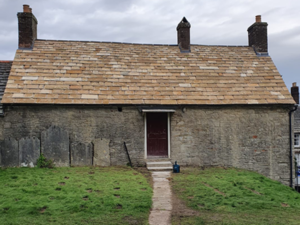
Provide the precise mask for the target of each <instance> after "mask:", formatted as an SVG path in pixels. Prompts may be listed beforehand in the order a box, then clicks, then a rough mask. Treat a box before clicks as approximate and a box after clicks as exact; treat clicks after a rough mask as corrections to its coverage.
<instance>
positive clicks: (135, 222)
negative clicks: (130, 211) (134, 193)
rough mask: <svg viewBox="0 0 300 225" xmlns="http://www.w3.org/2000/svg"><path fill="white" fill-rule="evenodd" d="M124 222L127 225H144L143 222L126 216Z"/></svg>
mask: <svg viewBox="0 0 300 225" xmlns="http://www.w3.org/2000/svg"><path fill="white" fill-rule="evenodd" d="M123 221H124V223H126V224H130V225H140V224H143V221H140V220H137V219H136V218H134V217H132V216H124V217H123Z"/></svg>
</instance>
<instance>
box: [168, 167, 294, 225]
mask: <svg viewBox="0 0 300 225" xmlns="http://www.w3.org/2000/svg"><path fill="white" fill-rule="evenodd" d="M172 187H173V190H174V193H176V195H177V196H178V197H179V198H180V199H182V200H183V201H184V202H185V203H186V205H187V206H188V207H189V208H192V209H194V210H196V211H197V213H198V215H197V216H185V215H173V219H172V221H173V224H272V225H273V224H286V225H287V224H300V213H299V212H300V194H299V193H297V192H296V191H294V190H293V189H291V188H289V187H287V186H284V185H282V184H281V183H279V182H277V181H274V180H271V179H268V178H266V177H264V176H262V175H260V174H258V173H255V172H249V171H245V170H240V169H234V168H231V169H223V168H210V169H205V170H201V169H200V168H187V169H185V170H183V171H182V172H181V173H180V174H174V175H173V181H172Z"/></svg>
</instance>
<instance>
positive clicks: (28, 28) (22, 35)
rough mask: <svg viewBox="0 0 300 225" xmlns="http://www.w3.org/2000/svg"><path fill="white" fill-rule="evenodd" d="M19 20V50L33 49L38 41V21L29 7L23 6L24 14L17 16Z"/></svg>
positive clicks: (20, 13)
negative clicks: (36, 40)
mask: <svg viewBox="0 0 300 225" xmlns="http://www.w3.org/2000/svg"><path fill="white" fill-rule="evenodd" d="M17 16H18V20H19V48H29V49H30V48H32V47H33V43H34V41H35V39H37V24H38V21H37V19H36V18H35V16H34V15H33V14H32V9H31V8H30V7H29V5H23V12H19V13H18V14H17Z"/></svg>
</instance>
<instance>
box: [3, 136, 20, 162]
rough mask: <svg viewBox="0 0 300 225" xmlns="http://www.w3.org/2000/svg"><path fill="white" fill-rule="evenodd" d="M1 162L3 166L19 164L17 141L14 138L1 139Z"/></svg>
mask: <svg viewBox="0 0 300 225" xmlns="http://www.w3.org/2000/svg"><path fill="white" fill-rule="evenodd" d="M0 147H1V156H2V157H1V162H2V163H1V164H2V166H3V167H15V166H19V148H18V141H17V140H16V139H14V138H6V139H4V141H1V144H0Z"/></svg>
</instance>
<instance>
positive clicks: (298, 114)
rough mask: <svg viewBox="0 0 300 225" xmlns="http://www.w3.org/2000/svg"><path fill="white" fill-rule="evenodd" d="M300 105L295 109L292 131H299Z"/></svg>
mask: <svg viewBox="0 0 300 225" xmlns="http://www.w3.org/2000/svg"><path fill="white" fill-rule="evenodd" d="M299 107H300V106H298V109H297V111H295V113H294V132H298V133H299V132H300V108H299Z"/></svg>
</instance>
